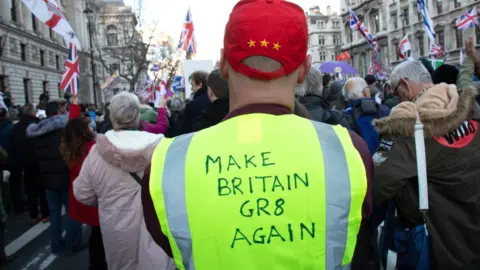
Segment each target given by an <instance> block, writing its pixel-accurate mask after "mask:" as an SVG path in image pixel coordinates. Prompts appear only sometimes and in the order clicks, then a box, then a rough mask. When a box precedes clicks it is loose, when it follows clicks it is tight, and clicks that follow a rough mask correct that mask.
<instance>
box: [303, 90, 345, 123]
mask: <svg viewBox="0 0 480 270" xmlns="http://www.w3.org/2000/svg"><path fill="white" fill-rule="evenodd" d="M298 101H299V102H300V103H301V104H302V105H303V106H304V107H305V108H306V109H307V110H308V112H309V113H310V115H311V116H312V120H315V121H317V122H322V123H326V124H330V125H341V126H343V127H345V128H347V129H350V130H354V127H353V126H352V122H353V121H352V120H350V119H349V117H348V116H345V115H343V114H342V113H340V112H337V111H333V110H330V109H328V108H327V106H326V103H325V101H323V99H322V98H321V97H319V96H314V95H306V96H304V97H300V98H299V99H298Z"/></svg>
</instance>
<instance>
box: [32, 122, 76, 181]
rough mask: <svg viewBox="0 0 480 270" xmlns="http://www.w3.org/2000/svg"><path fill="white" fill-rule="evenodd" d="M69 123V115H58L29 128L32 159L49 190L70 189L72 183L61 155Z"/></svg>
mask: <svg viewBox="0 0 480 270" xmlns="http://www.w3.org/2000/svg"><path fill="white" fill-rule="evenodd" d="M67 122H68V116H67V115H58V116H53V117H49V118H46V119H43V120H42V121H40V122H38V123H37V124H30V125H29V126H28V127H27V136H28V137H29V138H32V139H33V148H32V157H33V159H34V161H35V162H36V164H38V168H39V170H40V177H41V179H42V181H43V184H44V186H45V188H46V189H49V190H59V189H64V188H68V185H69V183H70V180H69V176H68V175H69V174H68V167H67V165H66V164H65V162H64V161H63V159H62V156H61V155H60V140H61V138H62V134H63V130H64V128H65V126H66V125H67Z"/></svg>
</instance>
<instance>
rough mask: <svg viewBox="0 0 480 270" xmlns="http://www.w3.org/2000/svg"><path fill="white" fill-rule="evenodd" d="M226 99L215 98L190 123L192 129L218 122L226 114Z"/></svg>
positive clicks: (227, 107) (204, 127) (203, 127)
mask: <svg viewBox="0 0 480 270" xmlns="http://www.w3.org/2000/svg"><path fill="white" fill-rule="evenodd" d="M228 109H229V104H228V99H226V98H225V99H217V100H215V101H214V102H212V103H210V104H209V105H208V106H207V107H206V108H205V109H204V110H203V111H202V114H201V115H200V116H199V117H198V118H197V119H195V121H194V122H193V124H192V131H200V130H202V129H206V128H209V127H211V126H214V125H216V124H218V123H220V122H221V121H222V120H223V118H225V116H226V115H227V114H228Z"/></svg>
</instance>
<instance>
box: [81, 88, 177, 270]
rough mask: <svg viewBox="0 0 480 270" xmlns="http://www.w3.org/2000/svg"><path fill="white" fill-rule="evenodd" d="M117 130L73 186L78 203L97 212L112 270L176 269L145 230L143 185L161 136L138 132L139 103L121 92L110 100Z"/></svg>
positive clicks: (102, 140)
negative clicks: (141, 193)
mask: <svg viewBox="0 0 480 270" xmlns="http://www.w3.org/2000/svg"><path fill="white" fill-rule="evenodd" d="M109 109H110V119H111V121H112V125H113V130H111V131H108V132H107V133H105V135H100V134H99V135H97V137H96V144H95V146H94V147H93V148H92V149H91V151H90V153H89V155H88V157H87V158H86V159H85V161H84V163H83V166H82V169H81V171H80V175H79V176H78V178H77V179H76V180H75V181H74V183H73V191H74V194H75V198H76V199H77V200H78V201H80V202H82V203H84V204H86V205H91V206H97V207H98V214H99V220H100V228H101V231H102V236H103V243H104V246H105V254H106V259H107V264H108V269H110V270H136V269H138V270H149V269H152V270H153V269H175V267H174V263H173V261H172V260H171V259H170V258H168V256H167V255H166V254H165V253H164V252H163V250H162V249H161V248H160V247H158V246H157V245H156V244H155V242H154V241H153V239H152V238H151V236H150V234H149V233H148V231H147V230H146V227H145V223H144V218H143V211H142V204H141V198H140V192H141V186H140V179H141V177H142V176H143V172H144V170H145V168H146V167H147V166H148V165H149V163H150V159H151V156H152V154H153V151H154V149H155V147H156V146H157V144H158V143H159V142H160V140H161V139H162V138H163V135H161V134H153V133H148V132H146V131H139V130H138V126H139V124H140V103H139V101H138V98H137V97H136V96H135V95H133V94H131V93H128V92H122V93H120V94H117V95H116V96H114V97H113V98H112V100H111V103H110V106H109Z"/></svg>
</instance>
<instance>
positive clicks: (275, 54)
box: [223, 0, 308, 81]
mask: <svg viewBox="0 0 480 270" xmlns="http://www.w3.org/2000/svg"><path fill="white" fill-rule="evenodd" d="M223 46H224V56H225V59H226V60H227V62H228V63H229V64H230V66H231V67H232V68H233V69H234V70H235V71H236V72H239V73H241V74H243V75H245V76H247V77H249V78H254V79H258V80H266V81H268V80H272V79H275V78H279V77H283V76H287V75H289V74H291V73H292V72H294V71H295V70H296V69H297V68H298V67H299V66H300V65H301V64H302V63H303V62H304V61H305V58H306V56H307V49H308V27H307V19H306V16H305V13H304V11H303V9H302V8H301V7H299V6H298V5H296V4H293V3H291V2H287V1H285V0H241V1H239V2H238V3H237V4H236V5H235V7H234V8H233V10H232V13H231V14H230V18H229V20H228V23H227V26H226V27H225V37H224V39H223ZM250 56H265V57H268V58H271V59H273V60H276V61H278V62H280V63H281V64H282V67H281V68H280V69H278V70H276V71H274V72H263V71H260V70H256V69H254V68H251V67H249V66H247V65H245V64H243V63H242V61H243V60H244V59H246V58H248V57H250Z"/></svg>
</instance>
